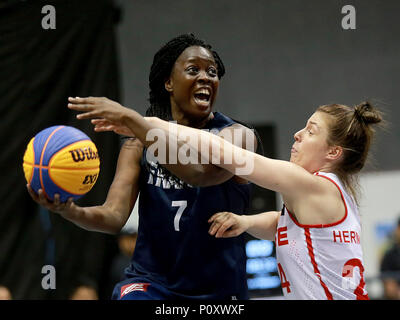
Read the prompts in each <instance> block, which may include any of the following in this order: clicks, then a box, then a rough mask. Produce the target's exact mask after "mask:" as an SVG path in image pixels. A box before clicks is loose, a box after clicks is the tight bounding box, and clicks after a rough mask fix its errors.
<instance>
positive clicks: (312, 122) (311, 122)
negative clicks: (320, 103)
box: [309, 121, 320, 129]
mask: <svg viewBox="0 0 400 320" xmlns="http://www.w3.org/2000/svg"><path fill="white" fill-rule="evenodd" d="M309 124H313V125H314V126H316V127H317V129H320V127H319V125H318V124H317V123H316V122H314V121H309Z"/></svg>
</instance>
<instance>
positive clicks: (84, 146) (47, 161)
mask: <svg viewBox="0 0 400 320" xmlns="http://www.w3.org/2000/svg"><path fill="white" fill-rule="evenodd" d="M23 169H24V174H25V179H26V181H27V182H28V184H29V185H30V186H31V187H32V189H33V190H34V191H35V192H36V193H37V192H38V190H39V189H42V190H43V191H44V194H45V195H46V197H47V198H48V199H49V200H50V201H53V200H54V195H55V194H56V193H58V194H60V201H61V202H65V201H67V200H68V198H70V197H72V198H73V199H74V200H77V199H79V198H81V197H82V196H83V195H85V194H86V193H87V192H88V191H89V190H90V189H92V187H93V186H94V184H95V183H96V181H97V178H98V175H99V172H100V158H99V154H98V150H97V148H96V145H95V144H94V143H93V141H92V140H91V139H90V138H89V137H88V136H87V135H86V134H85V133H83V132H82V131H80V130H78V129H76V128H74V127H70V126H53V127H49V128H46V129H44V130H42V131H40V132H39V133H38V134H37V135H36V136H35V137H33V138H32V139H31V141H30V142H29V144H28V146H27V148H26V151H25V154H24V158H23Z"/></svg>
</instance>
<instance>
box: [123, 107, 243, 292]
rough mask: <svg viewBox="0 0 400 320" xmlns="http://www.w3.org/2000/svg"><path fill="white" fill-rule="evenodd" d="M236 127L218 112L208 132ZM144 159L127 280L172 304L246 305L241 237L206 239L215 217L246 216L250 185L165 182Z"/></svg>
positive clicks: (233, 182) (156, 167)
mask: <svg viewBox="0 0 400 320" xmlns="http://www.w3.org/2000/svg"><path fill="white" fill-rule="evenodd" d="M232 124H234V121H233V120H232V119H230V118H228V117H226V116H225V115H223V114H221V113H218V112H215V113H214V118H213V119H212V120H210V121H209V122H208V123H207V126H206V127H205V129H218V130H221V129H223V128H225V127H227V126H230V125H232ZM145 161H147V159H146V156H145V152H144V153H143V157H142V163H141V175H140V195H139V229H138V238H137V242H136V247H135V252H134V255H133V258H132V260H131V264H130V266H129V267H128V268H127V269H126V276H127V278H135V277H136V278H140V279H144V280H147V281H149V282H153V283H157V284H159V285H160V286H162V287H164V288H166V289H167V290H168V291H169V292H170V293H171V295H170V297H172V298H187V299H188V298H195V299H196V298H198V299H232V298H233V299H235V298H236V299H247V298H248V294H247V283H246V255H245V249H244V239H243V237H242V236H239V237H234V238H226V239H221V238H219V239H217V238H215V237H213V236H210V235H209V234H208V230H209V226H210V225H209V223H208V222H207V220H208V219H209V218H210V217H211V216H212V215H213V214H215V213H217V212H221V211H231V212H234V213H237V214H244V213H246V210H247V208H248V206H249V200H250V184H239V183H237V182H235V181H233V179H230V180H228V181H226V182H224V183H222V184H220V185H216V186H210V187H192V186H190V185H188V184H186V183H183V182H181V184H180V183H176V182H175V183H174V181H173V180H171V179H167V178H164V176H163V175H162V173H160V171H159V167H158V164H157V163H154V162H150V161H149V162H148V163H149V165H147V166H146V165H145Z"/></svg>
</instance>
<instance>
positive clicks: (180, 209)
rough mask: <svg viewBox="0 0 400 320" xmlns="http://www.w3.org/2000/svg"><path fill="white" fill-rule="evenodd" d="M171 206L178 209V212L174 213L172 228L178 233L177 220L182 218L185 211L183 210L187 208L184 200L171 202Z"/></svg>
mask: <svg viewBox="0 0 400 320" xmlns="http://www.w3.org/2000/svg"><path fill="white" fill-rule="evenodd" d="M172 206H173V207H178V211H177V212H176V214H175V218H174V228H175V231H179V220H180V219H181V217H182V213H183V211H185V209H186V207H187V201H186V200H181V201H172Z"/></svg>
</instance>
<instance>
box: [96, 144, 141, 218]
mask: <svg viewBox="0 0 400 320" xmlns="http://www.w3.org/2000/svg"><path fill="white" fill-rule="evenodd" d="M142 152H143V145H142V143H141V142H140V141H139V140H138V139H128V140H127V141H125V143H124V144H123V145H122V147H121V150H120V153H119V157H118V162H117V168H116V172H115V176H114V180H113V182H112V184H111V187H110V189H109V191H108V194H107V199H106V201H105V203H104V206H106V207H109V208H111V209H112V210H111V211H112V212H114V213H115V214H117V215H118V219H120V220H121V224H122V225H124V224H125V222H126V221H127V219H128V218H129V215H130V213H131V211H132V209H133V206H134V204H135V202H136V199H137V196H138V193H139V175H140V159H141V157H142Z"/></svg>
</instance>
